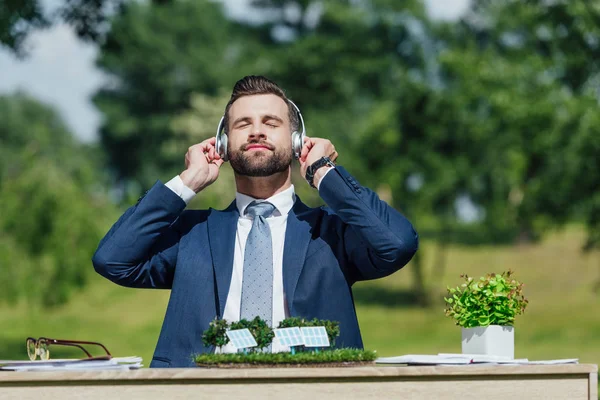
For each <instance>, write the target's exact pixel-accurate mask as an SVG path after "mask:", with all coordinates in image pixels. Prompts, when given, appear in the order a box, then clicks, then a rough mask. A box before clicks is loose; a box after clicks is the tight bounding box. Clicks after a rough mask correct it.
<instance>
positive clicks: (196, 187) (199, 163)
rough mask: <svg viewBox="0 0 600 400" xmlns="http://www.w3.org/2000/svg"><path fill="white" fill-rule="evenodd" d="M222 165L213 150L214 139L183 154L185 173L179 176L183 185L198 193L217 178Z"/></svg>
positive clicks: (192, 147)
mask: <svg viewBox="0 0 600 400" xmlns="http://www.w3.org/2000/svg"><path fill="white" fill-rule="evenodd" d="M222 164H223V160H222V159H221V156H219V154H218V153H217V151H216V149H215V138H214V137H213V138H210V139H206V140H205V141H203V142H202V143H198V144H195V145H193V146H191V147H190V148H189V149H188V151H187V153H186V154H185V168H186V169H185V171H183V172H182V173H181V174H179V177H180V178H181V180H182V181H183V183H184V184H185V185H186V186H187V187H189V188H190V189H192V190H193V191H194V192H196V193H198V192H200V191H201V190H202V189H204V188H205V187H207V186H209V185H210V184H212V183H213V182H214V181H216V180H217V178H218V177H219V168H220V167H221V165H222Z"/></svg>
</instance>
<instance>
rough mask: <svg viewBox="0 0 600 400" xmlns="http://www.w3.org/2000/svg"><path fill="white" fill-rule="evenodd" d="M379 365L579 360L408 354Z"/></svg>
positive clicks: (382, 360)
mask: <svg viewBox="0 0 600 400" xmlns="http://www.w3.org/2000/svg"><path fill="white" fill-rule="evenodd" d="M375 362H376V363H378V364H404V365H465V364H521V365H523V364H527V365H549V364H577V363H578V362H579V359H577V358H569V359H561V360H542V361H529V360H528V359H526V358H517V359H513V358H509V357H500V356H488V355H483V354H447V353H440V354H438V355H427V354H408V355H404V356H399V357H380V358H378V359H377V360H375Z"/></svg>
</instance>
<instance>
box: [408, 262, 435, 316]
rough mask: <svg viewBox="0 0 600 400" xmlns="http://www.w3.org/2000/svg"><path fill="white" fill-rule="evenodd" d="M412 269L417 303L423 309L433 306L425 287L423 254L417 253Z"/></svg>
mask: <svg viewBox="0 0 600 400" xmlns="http://www.w3.org/2000/svg"><path fill="white" fill-rule="evenodd" d="M410 269H411V270H412V272H413V289H412V290H413V294H414V296H415V303H416V304H417V305H419V306H421V307H429V306H431V298H430V297H429V293H428V292H427V287H426V285H425V274H424V272H423V258H422V257H421V253H420V252H418V251H417V253H416V254H415V256H414V257H413V260H412V262H411V264H410Z"/></svg>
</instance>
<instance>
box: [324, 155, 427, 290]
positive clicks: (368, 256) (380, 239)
mask: <svg viewBox="0 0 600 400" xmlns="http://www.w3.org/2000/svg"><path fill="white" fill-rule="evenodd" d="M319 194H320V195H321V198H322V199H323V200H324V201H325V202H326V203H327V205H328V206H329V207H330V208H331V209H332V210H333V211H334V212H335V214H336V215H337V216H338V217H339V218H340V219H341V221H342V223H343V228H342V234H341V235H342V236H343V242H344V243H343V246H344V250H345V252H346V256H347V257H348V259H349V261H350V264H351V269H352V270H351V271H347V272H348V273H349V275H350V277H349V278H350V280H351V282H352V283H353V282H355V281H359V280H367V279H376V278H381V277H383V276H386V275H389V274H392V273H394V272H396V271H397V270H399V269H400V268H402V267H403V266H404V265H406V264H407V263H408V262H409V261H410V260H411V258H412V257H413V255H414V254H415V253H416V251H417V248H418V245H419V240H418V235H417V233H416V232H415V230H414V228H413V226H412V224H411V223H410V222H409V221H408V219H406V218H405V217H404V216H403V215H402V214H400V213H399V212H398V211H396V210H395V209H394V208H392V207H390V206H389V205H388V204H387V203H386V202H384V201H382V200H381V199H379V196H377V194H376V193H374V192H373V191H371V190H370V189H368V188H366V187H363V186H361V185H360V184H359V183H358V182H357V181H356V180H355V179H354V178H353V177H352V176H351V175H350V174H349V173H348V172H347V171H346V170H345V169H344V168H343V167H340V166H337V167H336V168H335V169H333V170H332V171H330V172H329V173H328V174H327V175H326V176H325V177H324V178H323V179H322V181H321V185H320V188H319Z"/></svg>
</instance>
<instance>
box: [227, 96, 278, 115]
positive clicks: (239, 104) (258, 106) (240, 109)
mask: <svg viewBox="0 0 600 400" xmlns="http://www.w3.org/2000/svg"><path fill="white" fill-rule="evenodd" d="M288 110H289V108H288V106H287V104H286V102H285V101H284V100H283V99H282V98H281V97H279V96H276V95H274V94H259V95H251V96H243V97H240V98H239V99H237V100H236V101H235V102H234V103H233V104H232V105H231V108H230V109H229V116H230V118H232V119H236V118H240V117H246V116H248V117H251V116H253V115H256V114H258V115H267V114H271V115H276V116H278V117H281V118H282V119H287V117H288Z"/></svg>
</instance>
